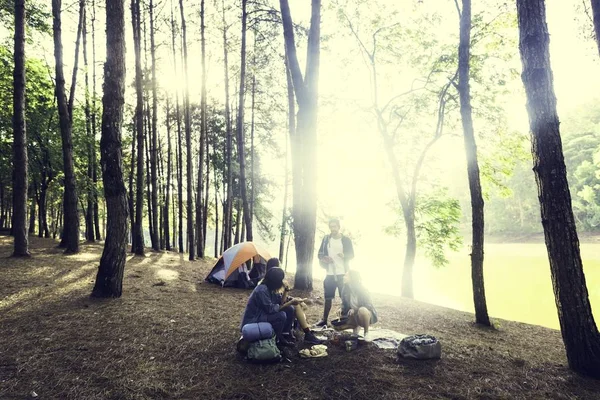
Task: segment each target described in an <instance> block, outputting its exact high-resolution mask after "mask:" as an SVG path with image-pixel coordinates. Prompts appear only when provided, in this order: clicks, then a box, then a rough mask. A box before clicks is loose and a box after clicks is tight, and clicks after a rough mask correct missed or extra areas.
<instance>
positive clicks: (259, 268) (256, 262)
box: [248, 255, 267, 286]
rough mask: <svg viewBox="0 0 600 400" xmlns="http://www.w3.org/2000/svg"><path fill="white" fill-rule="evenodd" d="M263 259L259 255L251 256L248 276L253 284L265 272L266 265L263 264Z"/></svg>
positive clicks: (256, 282)
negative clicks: (250, 267)
mask: <svg viewBox="0 0 600 400" xmlns="http://www.w3.org/2000/svg"><path fill="white" fill-rule="evenodd" d="M264 261H265V259H264V258H262V257H261V256H259V255H256V256H254V258H252V269H251V270H250V273H249V274H248V278H250V280H251V281H252V283H253V286H256V285H257V284H258V282H260V280H261V279H263V278H264V277H265V273H266V272H267V266H266V265H265V262H264Z"/></svg>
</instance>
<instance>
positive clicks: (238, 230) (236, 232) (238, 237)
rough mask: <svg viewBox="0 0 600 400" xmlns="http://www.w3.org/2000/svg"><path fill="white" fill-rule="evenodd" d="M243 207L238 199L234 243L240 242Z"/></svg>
mask: <svg viewBox="0 0 600 400" xmlns="http://www.w3.org/2000/svg"><path fill="white" fill-rule="evenodd" d="M238 200H239V199H238ZM241 209H242V207H241V204H240V201H236V204H235V234H234V239H233V244H238V243H239V242H240V223H243V219H242V218H240V217H241V214H242V210H241Z"/></svg>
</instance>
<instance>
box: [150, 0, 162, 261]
mask: <svg viewBox="0 0 600 400" xmlns="http://www.w3.org/2000/svg"><path fill="white" fill-rule="evenodd" d="M148 9H149V14H150V57H151V62H152V64H151V70H152V83H151V85H152V130H151V138H152V140H151V144H150V173H151V184H152V193H151V199H152V207H151V208H152V226H153V227H154V229H152V230H151V232H150V234H151V242H152V249H153V250H154V251H159V250H160V243H159V238H158V232H159V223H158V211H159V210H158V174H157V168H158V161H157V160H158V159H157V151H158V132H157V125H158V117H157V113H158V96H157V91H156V45H155V43H154V3H153V1H152V0H150V4H149V6H148Z"/></svg>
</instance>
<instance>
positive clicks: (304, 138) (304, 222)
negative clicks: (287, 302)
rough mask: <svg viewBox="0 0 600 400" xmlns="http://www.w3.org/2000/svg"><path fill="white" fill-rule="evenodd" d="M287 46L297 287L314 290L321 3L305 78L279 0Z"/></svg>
mask: <svg viewBox="0 0 600 400" xmlns="http://www.w3.org/2000/svg"><path fill="white" fill-rule="evenodd" d="M279 4H280V7H281V15H282V21H283V31H284V39H285V45H286V50H287V55H288V63H289V68H290V71H291V75H292V82H293V86H294V93H295V94H296V101H297V102H298V116H297V124H296V134H295V135H294V137H293V138H292V142H291V145H292V163H293V164H295V166H294V165H292V169H293V171H294V172H293V174H292V180H293V192H294V194H293V199H294V204H293V210H292V215H293V230H294V244H295V247H296V264H297V266H296V275H295V280H294V287H295V288H296V289H301V290H312V285H313V282H312V267H313V255H314V247H315V231H316V223H317V179H316V178H317V157H316V152H317V109H318V81H319V59H320V43H321V1H320V0H311V19H310V29H309V33H308V46H307V61H306V71H305V77H303V76H302V72H301V70H300V65H299V62H298V57H297V54H296V44H295V41H294V27H293V22H292V16H291V12H290V7H289V4H288V0H279Z"/></svg>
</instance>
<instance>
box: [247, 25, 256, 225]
mask: <svg viewBox="0 0 600 400" xmlns="http://www.w3.org/2000/svg"><path fill="white" fill-rule="evenodd" d="M250 111H251V117H250V200H249V203H250V204H249V206H248V211H249V213H250V217H249V218H250V225H252V223H253V221H254V201H255V198H256V192H255V188H256V177H255V175H254V156H255V153H254V150H255V149H254V126H255V125H254V116H255V111H256V30H255V31H254V45H253V46H252V103H251V107H250Z"/></svg>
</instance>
